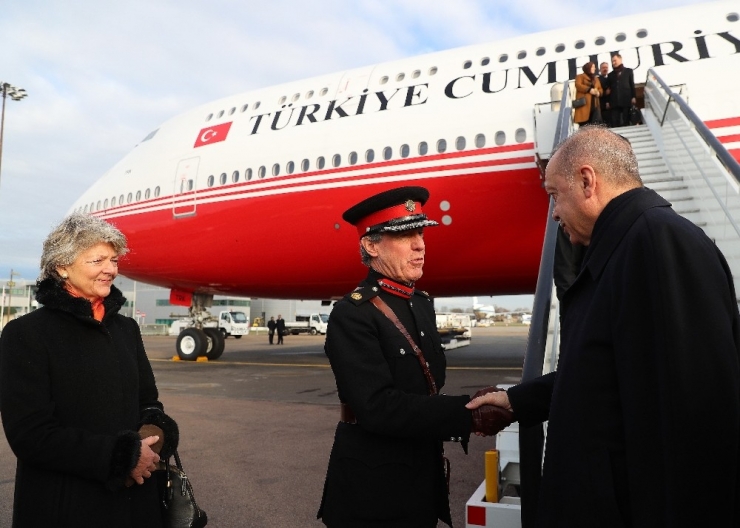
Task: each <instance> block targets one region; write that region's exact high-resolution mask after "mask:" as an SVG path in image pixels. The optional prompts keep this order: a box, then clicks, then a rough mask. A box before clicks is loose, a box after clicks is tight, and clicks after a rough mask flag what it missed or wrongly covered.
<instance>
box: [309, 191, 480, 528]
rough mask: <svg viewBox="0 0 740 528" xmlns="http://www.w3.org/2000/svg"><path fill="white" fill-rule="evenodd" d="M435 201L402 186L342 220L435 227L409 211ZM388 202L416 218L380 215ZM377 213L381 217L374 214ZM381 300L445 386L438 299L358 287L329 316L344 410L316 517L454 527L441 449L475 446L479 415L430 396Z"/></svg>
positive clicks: (381, 228) (347, 527)
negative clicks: (377, 302)
mask: <svg viewBox="0 0 740 528" xmlns="http://www.w3.org/2000/svg"><path fill="white" fill-rule="evenodd" d="M398 191H404V192H401V193H400V194H399V193H398ZM427 197H428V193H427V191H426V190H425V189H423V188H419V187H412V188H404V189H394V190H392V191H387V192H386V193H381V194H380V195H378V196H375V197H373V198H371V199H369V203H366V202H368V200H366V201H365V202H363V203H362V204H358V206H356V207H359V206H360V205H363V204H365V206H364V207H365V209H362V208H360V211H359V212H358V211H355V212H354V215H353V214H352V211H353V210H354V209H355V208H353V209H350V210H349V211H348V212H347V213H345V216H344V218H345V220H348V221H350V222H351V223H353V224H354V225H357V226H358V231H360V234H361V236H363V234H367V233H373V232H387V231H405V230H410V229H416V228H418V227H424V226H429V225H436V222H433V221H430V220H427V219H426V216H425V215H423V214H420V208H419V209H417V210H416V211H414V210H412V209H411V208H412V207H414V206H413V205H409V204H410V203H411V202H415V203H416V205H419V204H422V205H423V203H424V202H425V201H426V198H427ZM407 198H408V200H406V199H407ZM389 201H390V202H393V205H396V204H402V205H404V204H405V205H406V206H407V207H409V211H408V212H406V213H405V216H401V217H393V216H394V215H395V214H396V213H398V211H396V213H394V212H392V211H391V212H390V213H389V212H388V211H386V212H385V213H383V212H382V211H380V210H384V209H386V208H387V207H388V206H389V203H388V202H389ZM378 211H380V216H378V215H377V214H375V215H374V216H372V215H373V214H374V213H378ZM411 212H414V213H415V214H413V215H411V214H409V213H411ZM400 214H401V215H404V213H403V211H401V212H400ZM368 215H371V216H370V217H371V218H373V219H374V220H372V221H376V220H378V219H381V220H382V221H381V223H380V224H373V225H371V226H370V225H366V223H363V221H362V219H363V218H366V217H367V216H368ZM389 217H391V218H389ZM374 297H380V298H381V299H383V300H384V301H385V302H386V304H387V305H388V306H389V307H390V308H391V309H392V310H393V312H394V313H395V314H396V316H397V317H398V319H399V320H400V321H401V323H402V324H403V326H404V327H405V328H406V329H407V330H408V332H409V334H410V335H411V337H412V338H413V339H414V341H415V342H416V344H417V345H418V346H419V347H420V348H421V349H422V351H423V355H424V358H425V360H426V362H427V363H428V365H429V371H430V372H431V374H432V376H433V378H434V381H435V382H436V386H437V388H441V387H442V386H443V385H444V382H445V366H446V359H445V355H444V351H443V349H442V343H441V340H440V337H439V334H438V333H437V327H436V319H435V314H434V306H433V302H432V299H431V298H430V297H429V295H428V294H427V293H425V292H421V291H417V290H414V288H413V287H412V286H409V285H405V284H399V283H396V282H394V281H392V280H389V279H388V278H387V277H384V276H382V275H381V274H379V273H377V272H376V271H374V270H372V269H371V270H370V272H369V274H368V276H367V278H366V279H365V280H364V281H363V282H361V283H360V285H359V286H358V287H357V289H355V290H354V291H353V292H352V293H350V294H348V295H346V296H345V297H344V298H343V299H342V300H340V301H339V302H337V303H336V305H335V307H334V309H333V310H332V313H331V317H330V319H329V327H328V331H327V337H326V345H325V351H326V354H327V356H328V357H329V361H330V363H331V367H332V370H333V372H334V376H335V379H336V383H337V389H338V393H339V399H340V401H341V402H342V410H343V412H342V416H341V421H340V423H339V424H338V425H337V430H336V434H335V438H334V446H333V449H332V453H331V457H330V459H329V468H328V470H327V475H326V483H325V487H324V495H323V498H322V502H321V507H320V509H319V512H318V517H319V518H322V519H323V521H324V523H325V524H326V525H327V526H328V527H329V528H353V527H362V528H365V527H368V528H369V527H380V526H382V527H384V528H393V527H398V528H401V527H403V528H415V527H418V528H431V527H435V526H437V520H438V519H441V520H442V521H444V522H446V523H447V524H450V525H451V524H452V521H451V517H450V508H449V500H448V490H447V484H446V481H445V473H444V466H443V450H442V442H443V441H455V442H461V443H462V444H463V447H465V448H467V442H468V439H469V436H470V431H471V411H469V410H468V409H466V408H465V404H466V403H467V402H468V401H469V400H470V398H469V396H447V395H443V394H440V395H436V396H430V395H429V392H430V391H429V385H428V382H427V380H426V379H425V375H424V371H423V369H422V367H421V365H420V363H419V360H418V359H417V357H416V355H415V354H414V351H413V349H412V347H411V345H410V343H409V342H408V340H407V339H406V338H405V337H404V335H403V334H402V333H401V331H399V329H398V328H397V327H396V326H395V325H394V323H393V322H392V321H391V320H390V319H389V318H388V317H386V316H385V315H384V314H383V313H382V312H381V311H380V310H379V309H378V308H377V307H376V306H374V305H373V303H372V302H371V299H373V298H374Z"/></svg>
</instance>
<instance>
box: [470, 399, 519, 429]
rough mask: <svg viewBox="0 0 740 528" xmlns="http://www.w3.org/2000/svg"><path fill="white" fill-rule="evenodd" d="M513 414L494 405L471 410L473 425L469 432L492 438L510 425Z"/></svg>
mask: <svg viewBox="0 0 740 528" xmlns="http://www.w3.org/2000/svg"><path fill="white" fill-rule="evenodd" d="M513 421H514V413H512V412H511V411H509V410H507V409H504V408H502V407H497V406H495V405H482V406H481V407H478V408H477V409H473V425H472V428H471V431H472V432H473V433H475V434H477V435H478V436H493V435H495V434H498V433H499V432H500V431H501V430H502V429H504V428H505V427H508V426H509V425H511V423H512V422H513Z"/></svg>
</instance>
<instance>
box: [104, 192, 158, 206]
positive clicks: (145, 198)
mask: <svg viewBox="0 0 740 528" xmlns="http://www.w3.org/2000/svg"><path fill="white" fill-rule="evenodd" d="M151 195H152V191H151V189H147V190H146V191H144V200H148V199H149V197H150V196H151ZM106 202H108V200H106ZM106 207H108V205H107V203H106Z"/></svg>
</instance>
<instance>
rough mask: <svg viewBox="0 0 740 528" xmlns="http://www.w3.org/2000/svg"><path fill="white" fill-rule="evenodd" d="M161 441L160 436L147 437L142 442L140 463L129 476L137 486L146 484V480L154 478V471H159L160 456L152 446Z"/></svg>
mask: <svg viewBox="0 0 740 528" xmlns="http://www.w3.org/2000/svg"><path fill="white" fill-rule="evenodd" d="M158 440H159V437H158V436H147V437H146V438H144V439H143V440H142V441H141V453H140V454H139V462H138V463H137V464H136V467H135V468H134V469H132V470H131V473H130V474H129V475H130V476H131V478H132V479H134V481H135V482H136V483H137V484H144V479H145V478H149V477H151V476H152V471H154V470H156V469H157V462H159V455H158V454H157V453H155V452H154V451H152V449H151V446H152V445H154V444H156V443H157V441H158Z"/></svg>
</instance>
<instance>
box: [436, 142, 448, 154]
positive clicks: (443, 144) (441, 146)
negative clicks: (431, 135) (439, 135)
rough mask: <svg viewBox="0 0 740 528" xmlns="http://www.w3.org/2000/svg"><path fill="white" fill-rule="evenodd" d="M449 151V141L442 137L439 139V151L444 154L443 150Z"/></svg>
mask: <svg viewBox="0 0 740 528" xmlns="http://www.w3.org/2000/svg"><path fill="white" fill-rule="evenodd" d="M446 151H447V141H446V140H444V139H440V140H439V141H437V152H439V153H440V154H442V153H443V152H446Z"/></svg>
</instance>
